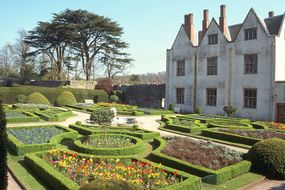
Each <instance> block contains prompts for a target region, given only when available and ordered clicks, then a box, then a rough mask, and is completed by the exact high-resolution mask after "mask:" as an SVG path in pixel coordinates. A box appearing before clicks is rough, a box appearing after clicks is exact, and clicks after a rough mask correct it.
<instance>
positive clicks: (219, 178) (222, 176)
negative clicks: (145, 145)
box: [149, 137, 251, 184]
mask: <svg viewBox="0 0 285 190" xmlns="http://www.w3.org/2000/svg"><path fill="white" fill-rule="evenodd" d="M154 143H155V144H156V146H157V147H158V148H156V149H155V150H154V151H152V152H151V154H150V156H149V159H150V160H152V161H154V162H159V163H162V164H163V165H166V166H170V167H173V168H175V169H178V170H181V171H184V172H187V173H190V174H192V175H196V176H199V177H202V178H203V181H204V182H206V183H210V184H221V183H224V182H226V181H228V180H230V179H232V178H235V177H237V176H240V175H242V174H245V173H247V172H249V170H250V167H251V163H250V162H249V161H241V162H239V163H237V164H234V165H231V166H227V167H224V168H221V169H219V170H212V169H209V168H205V167H202V166H198V165H194V164H191V163H189V162H186V161H183V160H180V159H177V158H174V157H171V156H168V155H166V154H163V153H161V150H162V149H163V148H164V147H165V146H166V141H165V140H163V139H162V138H158V137H156V138H155V139H154Z"/></svg>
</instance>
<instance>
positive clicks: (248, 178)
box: [202, 173, 263, 190]
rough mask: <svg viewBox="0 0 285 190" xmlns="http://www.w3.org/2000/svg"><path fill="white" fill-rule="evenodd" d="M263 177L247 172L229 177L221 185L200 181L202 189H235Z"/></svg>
mask: <svg viewBox="0 0 285 190" xmlns="http://www.w3.org/2000/svg"><path fill="white" fill-rule="evenodd" d="M261 178H263V176H262V175H259V174H254V173H247V174H244V175H241V176H239V177H237V178H234V179H231V180H229V181H227V182H225V183H223V184H221V185H211V184H207V183H202V190H223V189H224V190H236V189H238V188H240V187H244V186H246V185H248V184H250V183H252V182H255V181H257V180H259V179H261Z"/></svg>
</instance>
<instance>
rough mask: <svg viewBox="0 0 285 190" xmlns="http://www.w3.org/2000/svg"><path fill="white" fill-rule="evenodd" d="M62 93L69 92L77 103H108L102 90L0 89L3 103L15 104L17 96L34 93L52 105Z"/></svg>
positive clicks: (22, 87)
mask: <svg viewBox="0 0 285 190" xmlns="http://www.w3.org/2000/svg"><path fill="white" fill-rule="evenodd" d="M63 91H70V92H72V93H73V94H74V96H75V98H76V99H77V101H78V102H84V100H85V99H95V98H97V101H98V102H108V94H107V93H106V92H105V91H103V90H86V89H73V88H47V87H38V86H28V85H25V86H17V87H0V96H1V99H2V101H3V102H4V103H6V104H14V103H17V101H16V97H17V95H18V94H23V95H26V96H28V95H30V94H32V93H34V92H40V93H41V94H43V95H44V96H46V97H47V99H48V100H49V101H50V102H51V103H54V102H55V100H56V98H57V97H58V96H59V94H60V93H61V92H63Z"/></svg>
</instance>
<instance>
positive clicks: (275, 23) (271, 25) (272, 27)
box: [264, 15, 284, 35]
mask: <svg viewBox="0 0 285 190" xmlns="http://www.w3.org/2000/svg"><path fill="white" fill-rule="evenodd" d="M283 16H284V15H278V16H274V17H269V18H266V19H264V22H265V24H266V26H267V29H268V32H269V33H270V34H271V35H278V34H279V30H280V27H281V24H282V20H283Z"/></svg>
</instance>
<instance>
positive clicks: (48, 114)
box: [35, 108, 72, 121]
mask: <svg viewBox="0 0 285 190" xmlns="http://www.w3.org/2000/svg"><path fill="white" fill-rule="evenodd" d="M35 114H36V115H38V116H40V117H41V118H42V119H43V120H46V121H64V120H65V119H67V118H68V117H70V116H72V110H71V109H68V110H62V109H58V108H49V109H44V110H40V111H36V112H35Z"/></svg>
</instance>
